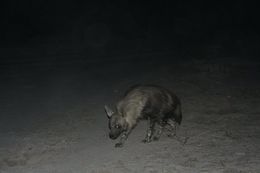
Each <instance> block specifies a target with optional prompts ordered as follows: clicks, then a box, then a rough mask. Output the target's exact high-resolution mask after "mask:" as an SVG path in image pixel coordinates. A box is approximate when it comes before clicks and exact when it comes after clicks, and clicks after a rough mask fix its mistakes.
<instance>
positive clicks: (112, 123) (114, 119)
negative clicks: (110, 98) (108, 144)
mask: <svg viewBox="0 0 260 173" xmlns="http://www.w3.org/2000/svg"><path fill="white" fill-rule="evenodd" d="M105 111H106V114H107V117H108V118H109V129H110V132H109V137H110V139H117V138H118V137H119V136H120V135H121V134H122V132H124V131H125V130H126V129H127V123H126V121H125V119H124V117H123V116H122V115H120V114H119V113H118V112H117V111H115V112H114V111H113V110H112V109H110V108H109V107H108V106H105Z"/></svg>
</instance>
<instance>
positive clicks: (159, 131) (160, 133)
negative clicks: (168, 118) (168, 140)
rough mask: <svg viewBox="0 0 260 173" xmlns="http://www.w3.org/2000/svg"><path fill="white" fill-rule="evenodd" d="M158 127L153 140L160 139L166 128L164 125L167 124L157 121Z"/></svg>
mask: <svg viewBox="0 0 260 173" xmlns="http://www.w3.org/2000/svg"><path fill="white" fill-rule="evenodd" d="M156 125H157V127H156V131H155V133H154V135H153V140H154V141H158V140H159V139H160V137H161V135H162V132H163V130H164V126H165V124H164V123H163V122H159V123H156Z"/></svg>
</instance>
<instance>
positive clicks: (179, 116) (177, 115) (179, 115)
mask: <svg viewBox="0 0 260 173" xmlns="http://www.w3.org/2000/svg"><path fill="white" fill-rule="evenodd" d="M174 114H175V116H174V119H175V121H176V122H177V123H178V124H179V125H180V124H181V121H182V111H181V104H178V105H177V107H176V109H175V110H174Z"/></svg>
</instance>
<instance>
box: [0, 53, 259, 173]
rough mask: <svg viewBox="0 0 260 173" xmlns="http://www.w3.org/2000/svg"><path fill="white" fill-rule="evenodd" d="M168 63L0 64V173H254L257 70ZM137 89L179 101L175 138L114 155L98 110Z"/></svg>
mask: <svg viewBox="0 0 260 173" xmlns="http://www.w3.org/2000/svg"><path fill="white" fill-rule="evenodd" d="M135 56H136V55H135ZM144 57H145V58H144ZM170 58H174V57H171V55H168V56H167V55H163V56H162V55H160V56H158V55H157V54H156V55H155V54H150V55H145V56H142V55H140V56H136V57H134V60H133V59H132V58H124V57H122V58H118V59H117V60H116V61H109V57H108V58H107V59H104V60H103V61H100V62H98V61H97V62H94V61H93V62H91V63H88V62H87V61H86V62H84V61H79V62H76V61H68V62H61V63H32V64H27V63H24V64H9V65H7V64H5V65H1V69H0V78H1V85H0V93H1V96H0V106H1V108H0V111H1V112H0V113H1V115H0V173H52V172H53V173H54V172H55V173H119V172H120V173H122V172H125V173H132V172H133V173H139V172H144V173H175V172H176V173H215V172H217V173H258V172H260V126H259V124H260V89H259V88H260V80H259V76H260V70H259V69H260V68H259V67H260V65H259V64H256V63H254V62H250V61H237V60H236V59H235V58H229V59H228V60H218V61H216V60H214V61H213V60H207V61H205V60H190V59H183V60H178V59H176V60H174V61H173V60H169V59H170ZM137 83H153V84H158V85H163V86H165V87H167V88H169V89H172V90H173V91H175V93H176V94H177V95H178V96H179V97H180V98H181V100H182V103H183V116H184V118H183V123H182V125H181V127H180V129H179V131H178V136H179V138H180V139H181V140H180V139H179V140H177V139H176V138H175V139H171V138H168V137H167V136H166V135H164V136H162V138H161V139H160V141H157V142H152V143H150V144H144V143H142V142H141V140H142V139H143V138H144V136H145V129H146V123H145V122H141V123H140V124H139V125H138V126H137V128H136V129H135V130H134V131H133V133H132V134H131V136H130V137H129V139H128V141H127V142H126V145H125V147H123V148H114V144H115V143H116V141H112V140H110V139H109V138H108V120H107V117H106V115H105V113H104V109H103V106H104V104H111V105H113V103H114V102H115V101H117V99H119V98H120V96H121V95H122V94H123V92H124V91H125V90H126V89H127V88H128V87H129V86H131V85H133V84H137Z"/></svg>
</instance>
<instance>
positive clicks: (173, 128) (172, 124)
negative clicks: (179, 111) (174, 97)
mask: <svg viewBox="0 0 260 173" xmlns="http://www.w3.org/2000/svg"><path fill="white" fill-rule="evenodd" d="M178 126H179V124H178V123H177V122H176V121H175V120H173V119H169V120H168V121H167V130H168V132H169V133H168V137H175V136H176V134H177V129H178Z"/></svg>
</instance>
